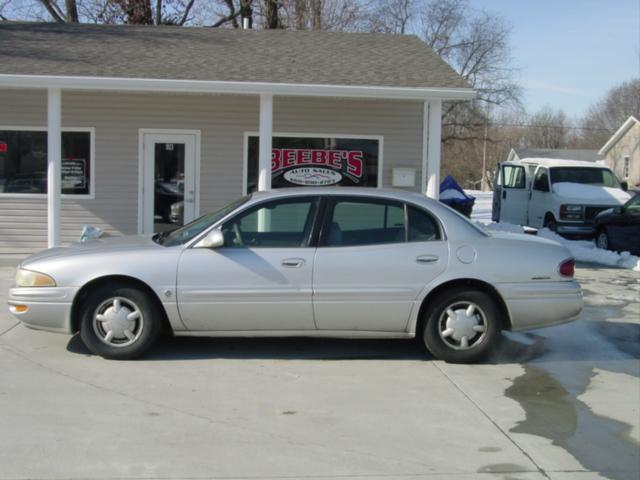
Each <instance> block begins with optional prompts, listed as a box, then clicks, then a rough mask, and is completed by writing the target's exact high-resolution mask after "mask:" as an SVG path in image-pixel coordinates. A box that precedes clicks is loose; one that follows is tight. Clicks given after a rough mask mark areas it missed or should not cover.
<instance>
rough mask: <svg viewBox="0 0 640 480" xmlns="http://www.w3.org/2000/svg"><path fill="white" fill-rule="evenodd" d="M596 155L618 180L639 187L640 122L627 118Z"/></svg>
mask: <svg viewBox="0 0 640 480" xmlns="http://www.w3.org/2000/svg"><path fill="white" fill-rule="evenodd" d="M598 153H600V155H604V156H605V163H606V164H607V166H608V167H609V168H610V169H611V170H613V172H614V173H615V174H616V175H617V177H618V178H619V179H620V180H624V181H625V182H627V183H628V184H629V186H630V187H632V188H636V187H640V120H638V119H637V118H636V117H634V116H631V117H629V118H628V119H627V121H626V122H624V123H623V124H622V126H621V127H620V128H619V129H618V131H617V132H616V133H614V134H613V136H612V137H611V138H610V139H609V140H608V141H607V143H605V144H604V146H603V147H602V148H601V149H600V152H598Z"/></svg>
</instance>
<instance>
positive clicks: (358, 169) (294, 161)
mask: <svg viewBox="0 0 640 480" xmlns="http://www.w3.org/2000/svg"><path fill="white" fill-rule="evenodd" d="M362 157H363V152H361V151H359V150H353V151H349V150H319V149H313V150H310V149H305V148H274V149H273V150H272V152H271V172H272V173H276V172H278V171H280V170H284V169H289V168H293V167H297V166H301V165H309V164H311V165H314V166H323V167H329V168H331V169H333V170H338V171H344V169H345V168H346V173H347V174H349V175H351V176H352V177H356V178H362V175H363V173H364V160H363V158H362Z"/></svg>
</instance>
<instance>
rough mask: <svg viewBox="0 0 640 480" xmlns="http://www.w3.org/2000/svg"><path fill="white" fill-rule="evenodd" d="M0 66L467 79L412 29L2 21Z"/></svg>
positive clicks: (297, 78)
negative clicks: (379, 31) (341, 30)
mask: <svg viewBox="0 0 640 480" xmlns="http://www.w3.org/2000/svg"><path fill="white" fill-rule="evenodd" d="M0 74H22V75H60V76H89V77H121V78H152V79H172V80H215V81H229V82H233V81H239V82H268V83H301V84H321V85H351V86H353V85H355V86H389V87H422V88H425V87H426V88H430V87H433V88H470V87H469V85H468V84H467V83H466V82H465V81H464V80H463V79H462V78H461V77H460V76H459V75H458V74H457V73H456V72H455V71H454V70H453V69H452V68H451V67H449V65H447V64H446V63H445V62H443V61H442V60H441V59H440V58H439V57H438V56H437V55H436V54H435V53H434V52H433V51H432V50H431V49H430V48H429V47H428V46H427V45H426V44H425V43H423V42H422V41H421V40H420V39H418V38H417V37H415V36H407V35H382V34H366V33H335V32H297V31H285V30H232V29H215V28H185V27H182V28H181V27H153V26H125V25H118V26H116V25H108V26H105V25H65V24H53V23H7V22H5V23H0Z"/></svg>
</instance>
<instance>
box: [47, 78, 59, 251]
mask: <svg viewBox="0 0 640 480" xmlns="http://www.w3.org/2000/svg"><path fill="white" fill-rule="evenodd" d="M61 96H62V95H61V91H60V89H59V88H49V89H48V90H47V243H48V245H49V248H52V247H57V246H58V245H60V192H61V188H60V186H61V183H62V182H61V179H60V163H61V158H62V101H61Z"/></svg>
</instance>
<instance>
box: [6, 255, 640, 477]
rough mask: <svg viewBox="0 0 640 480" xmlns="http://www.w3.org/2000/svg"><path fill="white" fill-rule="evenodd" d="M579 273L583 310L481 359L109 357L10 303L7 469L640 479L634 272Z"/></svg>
mask: <svg viewBox="0 0 640 480" xmlns="http://www.w3.org/2000/svg"><path fill="white" fill-rule="evenodd" d="M12 276H13V269H12V268H8V267H0V302H2V304H3V305H4V304H5V303H6V302H5V295H6V290H7V288H8V286H9V284H10V283H11V281H12ZM578 278H579V279H580V281H581V282H582V283H583V286H584V288H585V294H586V302H587V308H586V309H585V311H584V313H583V315H582V317H581V319H580V320H579V321H577V322H574V323H572V324H568V325H565V326H560V327H555V328H549V329H543V330H538V331H535V332H531V333H527V334H508V335H505V339H504V341H503V343H502V345H501V346H500V348H499V349H498V351H497V352H496V354H495V355H494V356H493V357H492V358H491V359H489V360H488V361H487V362H486V363H484V364H482V365H472V366H466V365H448V364H445V363H442V362H439V361H435V360H433V359H430V358H427V357H425V356H424V355H423V354H422V352H421V350H420V349H419V348H417V347H416V345H415V344H414V343H412V342H408V341H379V340H376V341H368V340H366V341H365V340H360V341H356V340H324V339H206V338H176V339H168V340H166V341H163V343H162V344H161V345H159V346H158V348H156V349H154V350H153V352H152V353H151V354H150V355H149V356H148V357H147V358H145V359H143V360H140V361H133V362H113V361H106V360H103V359H101V358H99V357H95V356H92V355H89V354H88V352H87V351H86V349H84V347H83V346H82V344H81V343H80V341H79V339H78V338H77V337H74V338H68V337H65V336H62V335H56V334H49V333H44V332H36V331H32V330H28V329H26V328H24V327H23V326H21V325H18V326H16V324H15V322H14V320H13V319H12V318H10V317H9V315H8V313H7V312H6V309H5V308H4V307H3V308H2V310H1V311H0V432H1V433H0V478H2V479H24V478H38V479H62V478H65V479H79V478H88V479H107V478H109V479H116V478H117V479H150V478H162V479H178V478H185V479H187V478H188V479H205V478H233V479H240V478H273V479H284V478H304V479H315V478H324V479H327V478H339V479H341V480H342V479H363V478H372V479H381V478H384V479H387V478H389V479H392V478H393V479H411V478H429V479H445V478H446V479H455V478H501V479H502V478H504V479H544V478H546V479H549V478H551V479H557V480H565V479H574V478H575V479H578V480H582V479H584V480H587V479H589V480H590V479H595V478H612V479H638V478H639V477H640V453H639V452H640V412H639V411H638V407H639V405H640V302H639V301H638V297H639V295H640V277H639V276H638V274H637V273H635V274H634V273H633V272H629V271H625V270H615V269H592V268H580V269H578Z"/></svg>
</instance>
